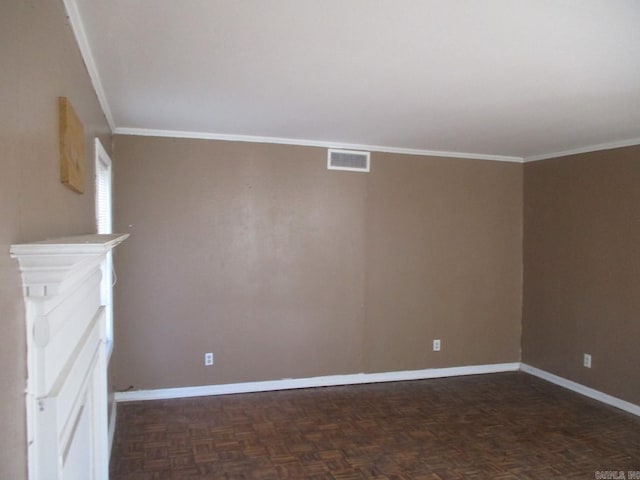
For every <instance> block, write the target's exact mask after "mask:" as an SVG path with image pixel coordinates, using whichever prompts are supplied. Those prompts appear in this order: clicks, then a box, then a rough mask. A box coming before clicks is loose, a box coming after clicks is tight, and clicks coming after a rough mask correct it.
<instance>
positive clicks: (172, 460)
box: [111, 372, 640, 480]
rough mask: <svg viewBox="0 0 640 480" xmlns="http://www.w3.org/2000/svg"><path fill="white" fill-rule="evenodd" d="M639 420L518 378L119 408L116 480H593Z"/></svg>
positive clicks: (639, 443) (630, 451)
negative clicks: (556, 479) (555, 479)
mask: <svg viewBox="0 0 640 480" xmlns="http://www.w3.org/2000/svg"><path fill="white" fill-rule="evenodd" d="M614 470H615V471H625V472H627V471H640V419H639V418H638V417H635V416H633V415H631V414H627V413H625V412H622V411H620V410H617V409H614V408H612V407H608V406H606V405H602V404H600V403H598V402H596V401H593V400H590V399H587V398H584V397H582V396H580V395H578V394H575V393H573V392H570V391H567V390H565V389H562V388H560V387H556V386H554V385H551V384H549V383H547V382H544V381H542V380H539V379H537V378H535V377H532V376H529V375H527V374H524V373H520V372H516V373H505V374H493V375H480V376H468V377H456V378H445V379H431V380H421V381H412V382H396V383H382V384H370V385H354V386H345V387H327V388H314V389H303V390H289V391H279V392H266V393H252V394H241V395H225V396H217V397H200V398H190V399H178V400H159V401H149V402H132V403H125V404H120V405H119V406H118V421H117V429H116V438H115V441H114V447H113V454H112V459H111V479H112V480H177V479H184V480H203V479H227V480H231V479H238V480H240V479H241V480H251V479H260V480H272V479H273V480H276V479H317V480H320V479H323V480H324V479H326V480H356V479H378V480H384V479H387V480H403V479H412V480H418V479H424V480H427V479H428V480H458V479H482V480H484V479H499V480H511V479H518V480H520V479H524V480H528V479H549V478H563V479H573V478H576V479H578V478H581V479H583V478H589V479H593V478H595V473H596V472H601V471H614Z"/></svg>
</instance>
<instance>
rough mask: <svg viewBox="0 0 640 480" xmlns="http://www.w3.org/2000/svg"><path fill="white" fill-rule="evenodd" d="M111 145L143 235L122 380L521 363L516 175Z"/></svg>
mask: <svg viewBox="0 0 640 480" xmlns="http://www.w3.org/2000/svg"><path fill="white" fill-rule="evenodd" d="M114 148H115V152H116V156H117V160H116V161H115V217H116V229H117V230H119V231H123V232H130V233H131V234H132V235H131V238H130V239H129V240H128V241H127V242H126V243H125V244H123V245H122V246H121V247H119V252H118V256H117V259H116V268H117V272H118V279H119V280H118V284H117V286H116V350H115V355H114V368H115V375H116V383H117V385H118V387H119V388H127V387H129V386H130V385H133V386H134V388H142V389H150V388H166V387H181V386H192V385H203V384H217V383H232V382H247V381H258V380H269V379H280V378H287V377H294V378H295V377H311V376H318V375H331V374H348V373H357V372H363V371H364V372H384V371H394V370H407V369H421V368H430V367H445V366H455V365H470V364H486V363H497V362H514V361H518V360H519V350H520V315H521V308H520V307H521V303H520V298H521V245H522V165H518V164H510V163H501V162H485V161H477V160H461V159H451V158H429V157H415V156H406V155H385V154H376V153H374V154H373V155H372V171H371V173H370V174H358V173H352V172H340V171H328V170H327V169H326V150H325V149H322V148H312V147H300V146H284V145H265V144H251V143H232V142H220V141H206V140H187V139H166V138H151V137H131V136H116V137H115V147H114ZM436 337H437V338H440V339H442V342H443V350H442V352H440V353H439V354H434V353H433V352H431V340H432V339H433V338H436ZM207 351H212V352H214V353H215V356H216V364H215V366H213V367H209V368H206V367H204V366H203V354H204V352H207Z"/></svg>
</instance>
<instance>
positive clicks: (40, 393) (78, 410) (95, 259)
mask: <svg viewBox="0 0 640 480" xmlns="http://www.w3.org/2000/svg"><path fill="white" fill-rule="evenodd" d="M128 236H129V234H112V235H79V236H74V237H64V238H57V239H53V240H45V241H42V242H35V243H28V244H19V245H12V246H11V255H12V256H13V257H14V258H17V259H18V262H19V264H20V271H21V273H22V284H23V295H24V302H25V312H26V318H25V326H26V332H27V371H28V375H27V390H26V404H27V441H28V456H29V479H30V480H44V479H47V480H49V479H52V480H53V479H55V480H60V479H63V478H64V479H69V480H74V479H78V480H84V479H89V478H90V479H93V480H107V479H108V470H109V468H108V467H109V438H108V437H109V435H108V411H107V349H106V348H105V346H106V341H107V339H106V315H105V301H104V299H103V296H102V288H101V279H102V277H103V276H102V271H103V270H104V269H105V268H107V267H106V265H107V261H106V258H107V254H108V252H109V251H110V250H111V249H113V248H114V247H115V246H116V245H118V244H119V243H121V242H122V241H124V240H125V239H126V238H127V237H128Z"/></svg>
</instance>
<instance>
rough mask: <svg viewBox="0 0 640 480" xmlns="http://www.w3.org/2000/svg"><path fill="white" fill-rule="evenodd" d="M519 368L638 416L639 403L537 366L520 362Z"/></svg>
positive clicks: (639, 411) (639, 412) (639, 414)
mask: <svg viewBox="0 0 640 480" xmlns="http://www.w3.org/2000/svg"><path fill="white" fill-rule="evenodd" d="M520 370H522V371H523V372H526V373H529V374H531V375H534V376H536V377H539V378H542V379H543V380H546V381H548V382H551V383H554V384H556V385H559V386H561V387H564V388H567V389H569V390H573V391H574V392H577V393H580V394H581V395H584V396H585V397H589V398H593V399H594V400H598V401H600V402H602V403H606V404H607V405H611V406H612V407H616V408H619V409H620V410H624V411H625V412H629V413H633V414H634V415H638V416H640V406H639V405H635V404H633V403H631V402H627V401H625V400H621V399H619V398H617V397H613V396H611V395H608V394H606V393H603V392H601V391H599V390H595V389H593V388H590V387H586V386H584V385H582V384H580V383H576V382H573V381H571V380H567V379H566V378H562V377H559V376H557V375H554V374H553V373H549V372H546V371H544V370H540V369H539V368H536V367H532V366H531V365H527V364H526V363H522V364H521V366H520Z"/></svg>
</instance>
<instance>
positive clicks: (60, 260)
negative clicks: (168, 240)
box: [11, 233, 129, 297]
mask: <svg viewBox="0 0 640 480" xmlns="http://www.w3.org/2000/svg"><path fill="white" fill-rule="evenodd" d="M127 237H129V234H128V233H125V234H119V233H116V234H110V235H78V236H73V237H63V238H56V239H53V240H44V241H42V242H35V243H24V244H18V245H12V246H11V255H12V256H13V257H14V258H17V259H18V261H19V263H20V270H21V272H22V283H23V287H24V296H25V297H51V296H55V295H60V294H62V293H63V292H64V290H65V289H66V288H68V287H70V286H72V284H74V283H76V282H77V281H82V280H83V279H84V278H85V277H86V275H89V274H90V273H91V272H92V271H93V270H94V269H95V267H96V265H99V264H100V262H101V261H102V259H103V258H104V256H105V255H106V253H107V252H108V251H109V250H111V249H112V248H113V247H115V246H116V245H118V244H119V243H121V242H123V241H124V240H125V239H126V238H127ZM85 274H86V275H85Z"/></svg>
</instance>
